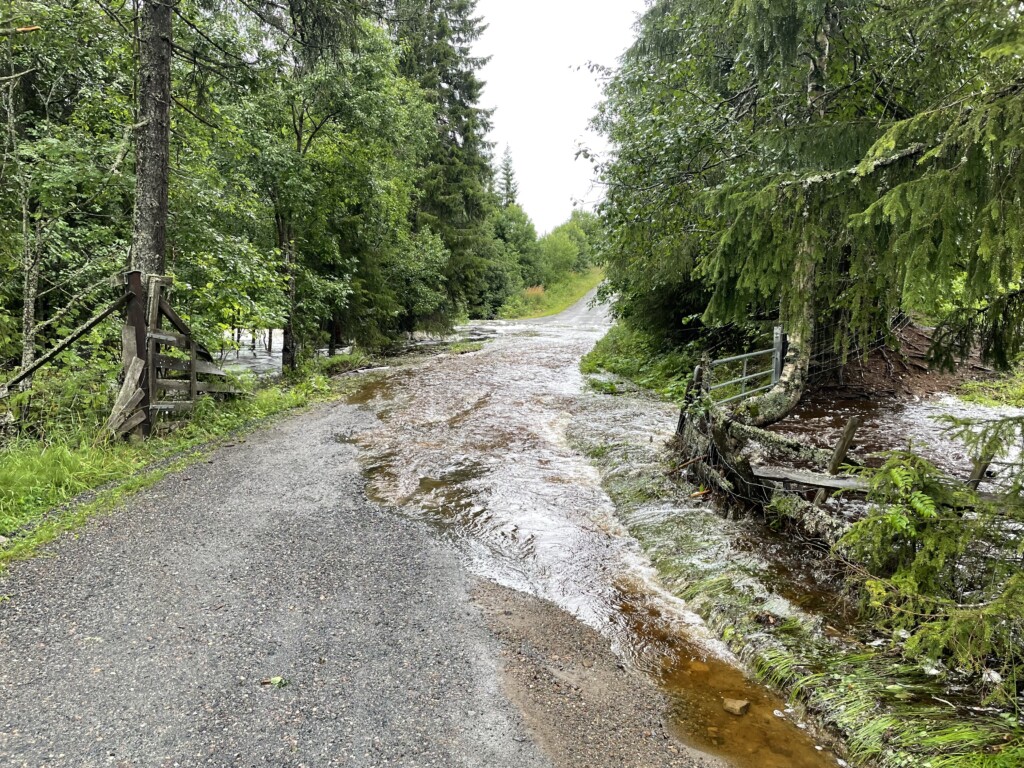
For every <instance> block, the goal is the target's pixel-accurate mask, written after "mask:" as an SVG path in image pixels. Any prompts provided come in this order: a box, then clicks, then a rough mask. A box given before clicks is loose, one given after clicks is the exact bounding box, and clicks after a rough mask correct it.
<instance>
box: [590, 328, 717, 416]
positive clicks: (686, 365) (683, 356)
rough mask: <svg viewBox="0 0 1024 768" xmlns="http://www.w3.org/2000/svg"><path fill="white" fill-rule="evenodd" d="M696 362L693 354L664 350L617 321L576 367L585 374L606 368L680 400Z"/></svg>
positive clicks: (661, 393) (671, 398) (664, 395)
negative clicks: (578, 366)
mask: <svg viewBox="0 0 1024 768" xmlns="http://www.w3.org/2000/svg"><path fill="white" fill-rule="evenodd" d="M696 364H697V363H696V357H695V356H694V355H691V354H689V353H687V352H685V351H680V350H665V349H663V348H662V347H661V345H659V344H658V343H657V342H656V341H655V340H654V339H653V338H652V337H650V336H649V335H647V334H645V333H644V332H642V331H638V330H634V329H633V328H631V327H629V326H628V325H626V324H624V323H623V322H621V321H620V322H618V323H616V324H615V326H614V327H613V328H612V329H611V330H610V331H609V332H608V333H607V335H605V337H604V338H603V339H601V340H600V341H599V342H597V345H596V346H595V347H594V349H593V350H591V351H590V353H588V354H587V355H586V356H585V357H584V358H583V361H582V362H581V363H580V370H581V371H582V372H583V373H585V374H594V373H600V372H601V371H606V372H608V373H612V374H615V375H616V376H621V377H622V378H624V379H628V380H630V381H632V382H634V383H635V384H638V385H639V386H641V387H644V388H645V389H650V390H653V391H654V392H656V393H658V394H659V395H661V396H662V397H664V398H665V399H667V400H671V401H673V402H680V403H681V402H682V400H683V395H684V394H685V392H686V387H687V385H688V384H689V382H690V380H691V379H692V378H693V368H694V366H695V365H696Z"/></svg>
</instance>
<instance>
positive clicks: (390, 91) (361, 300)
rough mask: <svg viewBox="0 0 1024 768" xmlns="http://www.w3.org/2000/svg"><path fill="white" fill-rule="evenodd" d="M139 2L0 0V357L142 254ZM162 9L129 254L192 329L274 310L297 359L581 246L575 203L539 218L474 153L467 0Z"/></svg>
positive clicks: (96, 355)
mask: <svg viewBox="0 0 1024 768" xmlns="http://www.w3.org/2000/svg"><path fill="white" fill-rule="evenodd" d="M148 5H149V4H147V3H131V2H129V3H102V2H101V3H95V2H78V1H77V0H59V1H58V2H31V1H30V0H25V1H22V0H19V1H18V2H15V3H13V5H11V6H10V8H9V11H8V12H6V15H7V16H9V18H5V19H4V24H3V26H4V27H5V28H7V29H5V30H4V32H5V34H4V35H3V37H2V38H0V45H2V52H0V56H2V65H0V66H2V71H3V76H2V80H0V91H2V99H3V103H2V106H0V115H2V119H3V125H4V130H3V139H2V146H0V152H2V165H0V208H2V213H0V228H2V232H0V244H2V245H0V272H2V274H3V275H4V279H3V282H2V288H0V370H2V369H5V368H6V369H8V370H16V369H17V368H18V367H19V366H24V365H27V364H29V363H31V362H32V361H33V359H34V358H35V357H36V356H37V355H38V354H39V353H40V352H41V351H44V350H45V349H46V348H48V347H49V346H51V345H52V344H53V342H54V341H55V340H57V339H59V338H61V336H62V335H63V334H66V333H67V332H68V331H69V330H70V329H72V328H74V327H75V326H76V325H77V323H78V322H79V321H81V320H82V319H83V318H86V317H89V316H90V315H91V314H92V313H93V312H94V311H95V309H96V308H97V307H98V306H100V305H101V304H102V303H105V302H106V301H108V300H109V297H110V296H111V295H113V294H112V290H113V289H112V288H111V279H112V277H113V276H115V275H116V274H118V273H119V272H121V271H123V270H125V269H126V268H128V266H129V265H130V264H133V263H138V261H139V259H141V258H143V254H142V251H143V250H144V248H145V247H146V242H147V241H146V240H141V241H140V237H139V236H138V230H137V227H136V229H135V230H134V231H135V235H136V236H135V237H134V240H135V241H136V242H134V243H133V223H134V224H136V225H137V219H138V216H139V212H138V210H137V207H136V205H135V202H136V188H137V187H136V173H135V172H136V170H139V173H140V178H142V174H146V178H149V177H154V176H159V171H154V170H153V169H152V168H149V167H147V168H146V170H142V168H141V165H142V163H143V152H142V149H143V148H144V145H145V137H146V127H147V126H149V125H152V124H153V122H152V121H148V120H146V119H145V118H144V117H141V116H140V109H142V108H141V107H140V106H139V104H140V103H144V100H140V96H145V95H146V93H147V89H152V88H153V87H154V84H153V83H152V82H150V81H149V80H148V79H147V74H146V71H145V70H144V65H145V61H144V59H145V56H144V55H143V54H144V53H145V46H142V45H140V41H143V42H144V36H145V29H142V30H141V32H140V27H145V25H146V23H147V21H146V16H145V13H146V10H147V7H148ZM171 11H172V13H171V16H172V18H171V19H170V35H171V44H170V52H171V54H172V60H171V64H170V66H171V81H170V84H169V92H170V98H171V105H170V121H171V122H170V126H169V130H170V142H169V150H168V151H169V158H168V167H169V177H168V185H167V187H168V188H167V192H166V194H167V196H168V198H169V200H168V205H167V208H168V211H169V216H168V220H167V223H166V232H165V235H163V237H165V238H166V257H165V259H164V263H163V264H162V265H161V266H163V270H160V269H157V268H154V269H153V270H143V271H152V272H158V273H159V272H161V271H163V272H166V273H167V274H168V275H170V276H171V277H172V278H173V279H174V286H175V287H174V303H175V305H176V306H177V308H178V310H179V311H180V312H181V314H182V315H183V316H184V317H185V319H186V320H187V321H188V322H189V323H190V324H191V327H192V329H193V330H194V331H195V333H196V334H197V336H198V338H199V339H200V340H201V341H202V342H203V343H205V345H206V346H208V347H209V348H211V349H214V350H216V349H218V348H220V347H222V346H223V345H224V344H225V343H227V342H229V341H230V330H231V329H236V328H238V329H241V328H245V329H275V328H276V329H283V332H284V336H285V365H286V367H291V368H294V367H295V366H297V365H298V364H299V363H300V362H301V361H302V360H303V359H308V358H309V357H310V356H311V355H313V354H314V353H315V350H316V349H317V348H319V347H328V346H329V347H330V348H331V349H335V348H337V347H339V346H343V345H349V344H356V345H359V346H361V347H365V348H371V349H372V348H379V347H382V346H385V345H387V344H388V343H390V342H392V341H394V340H395V339H397V338H399V337H401V336H402V335H403V334H408V333H411V332H413V331H434V332H443V331H447V330H448V329H450V328H451V327H452V325H453V323H455V322H456V321H458V320H460V319H465V318H467V317H469V318H486V317H493V316H495V315H496V314H497V313H498V312H499V311H501V310H502V307H503V306H504V305H506V304H507V303H509V302H510V301H512V302H513V303H515V302H518V304H519V305H522V304H523V294H524V289H526V288H530V287H533V286H550V285H552V284H555V283H558V282H559V281H560V280H562V279H563V278H564V277H565V276H567V275H568V274H570V273H571V272H573V271H574V270H576V271H586V270H587V269H588V268H589V267H590V265H591V262H592V259H593V247H594V246H593V244H592V241H591V238H592V237H594V236H595V233H596V229H595V227H594V225H593V222H594V219H593V217H592V216H589V215H587V214H579V215H577V216H575V217H574V219H573V221H571V222H568V223H567V224H566V225H565V226H564V227H562V228H560V229H559V230H557V231H556V232H553V233H551V234H550V235H548V236H547V237H545V238H541V239H539V240H538V238H537V233H536V231H535V229H534V227H533V224H532V223H531V222H530V221H529V218H528V217H527V216H526V214H525V213H524V212H523V210H522V209H521V208H519V207H518V206H517V205H516V194H517V181H516V179H515V172H514V169H513V167H512V157H511V154H510V153H508V152H506V155H505V157H504V159H503V163H502V165H501V167H500V168H496V167H495V165H496V163H495V161H494V158H493V157H492V147H491V145H490V144H489V143H488V139H487V133H488V130H489V126H490V112H489V111H488V110H486V109H484V108H483V107H482V106H481V104H480V101H481V91H482V87H483V83H482V82H481V81H480V79H479V76H478V72H479V69H480V67H481V65H482V64H483V62H482V61H481V60H480V59H477V58H475V57H474V56H473V53H472V50H471V48H472V45H473V43H474V41H475V40H476V39H477V38H478V36H479V34H480V32H481V29H482V23H483V22H482V21H481V20H480V19H479V18H477V16H476V15H475V3H473V2H471V1H470V0H411V1H407V0H393V1H384V0H382V1H381V2H349V1H348V0H311V1H310V0H304V1H303V2H289V3H285V4H278V3H264V2H262V0H260V1H259V2H245V1H244V0H242V1H240V2H235V1H234V0H225V1H224V2H219V1H218V2H209V1H208V0H199V1H197V2H192V1H191V0H184V1H182V2H175V3H172V4H171ZM161 34H163V33H161ZM165 36H166V35H165ZM499 171H500V172H499ZM139 199H140V200H142V199H143V198H142V197H140V198H139ZM133 218H134V219H135V220H136V221H134V222H133ZM594 243H596V240H594ZM133 248H134V249H135V259H134V260H133V258H132V250H133ZM534 292H535V293H536V292H537V291H536V290H535V291H534ZM505 312H506V314H510V313H514V307H513V308H508V309H506V311H505ZM113 325H114V324H113V323H111V324H110V328H109V329H107V330H108V331H109V332H108V333H107V337H106V338H105V339H97V338H96V337H95V335H94V336H93V337H91V338H92V340H93V343H92V345H91V347H90V352H89V354H90V356H91V360H92V363H93V365H94V368H95V367H96V366H99V367H101V368H102V367H103V364H104V360H106V361H107V369H108V371H109V370H113V368H111V366H115V367H116V361H115V359H114V358H116V357H117V354H118V352H117V349H116V347H117V345H116V344H115V343H113V342H114V341H115V340H116V338H117V332H116V330H113ZM226 332H227V336H226V335H225V334H226ZM100 335H102V333H101V334H100ZM104 341H106V342H110V343H104ZM41 375H42V374H41Z"/></svg>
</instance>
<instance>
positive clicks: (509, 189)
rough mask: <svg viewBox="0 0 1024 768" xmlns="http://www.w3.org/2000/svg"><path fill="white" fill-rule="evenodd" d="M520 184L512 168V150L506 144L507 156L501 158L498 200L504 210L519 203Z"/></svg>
mask: <svg viewBox="0 0 1024 768" xmlns="http://www.w3.org/2000/svg"><path fill="white" fill-rule="evenodd" d="M518 196H519V182H517V181H516V172H515V169H514V168H513V167H512V149H511V148H510V147H509V146H508V145H507V144H506V145H505V154H503V155H502V156H501V165H500V166H499V167H498V199H499V200H500V201H501V206H502V208H508V207H509V206H510V205H515V204H516V203H518V202H519V200H518Z"/></svg>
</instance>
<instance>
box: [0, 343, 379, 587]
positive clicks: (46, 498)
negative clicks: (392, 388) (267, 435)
mask: <svg viewBox="0 0 1024 768" xmlns="http://www.w3.org/2000/svg"><path fill="white" fill-rule="evenodd" d="M349 357H350V356H347V355H345V356H343V355H339V356H336V357H334V358H329V359H325V360H323V361H318V362H317V363H314V364H313V365H311V366H310V367H309V368H307V369H306V370H304V371H303V372H302V374H301V376H299V377H297V378H295V379H294V380H292V381H291V382H289V383H283V384H273V385H270V386H266V387H260V388H258V389H253V390H252V391H251V392H250V393H249V394H247V395H245V396H243V397H240V398H236V399H234V400H230V401H227V402H223V401H216V400H213V399H211V398H203V399H201V400H200V401H199V403H198V404H197V406H196V409H195V411H194V413H193V416H192V418H191V420H190V421H189V423H188V424H187V425H186V426H185V427H183V428H182V429H180V430H178V431H176V432H174V433H171V434H169V435H166V436H163V437H153V438H151V439H149V440H146V441H145V442H139V443H133V442H126V441H121V440H113V439H106V438H104V437H102V436H101V435H100V434H99V433H98V432H97V431H96V429H95V428H82V429H79V430H74V431H53V432H51V433H50V434H48V436H47V437H46V439H44V440H38V439H32V438H27V437H26V438H18V439H15V440H14V441H13V442H12V443H10V444H8V445H7V446H6V447H4V448H3V449H2V450H0V537H2V538H3V540H0V571H2V570H3V569H4V568H6V566H7V565H8V564H9V563H10V562H12V561H14V560H19V559H24V558H26V557H30V556H32V555H33V554H35V553H36V552H37V551H38V549H39V547H40V546H42V545H44V544H46V543H48V542H50V541H53V540H54V539H55V538H57V537H58V536H59V535H60V534H61V533H63V532H65V531H68V530H72V529H74V528H77V527H78V526H80V525H81V524H82V523H83V522H85V521H86V520H87V519H89V517H91V516H92V515H94V514H97V513H102V512H104V511H108V510H110V509H112V508H113V507H115V506H117V504H118V503H119V502H120V501H121V500H122V499H123V498H124V497H126V496H128V495H130V494H132V493H134V492H136V491H139V490H141V489H143V488H147V487H149V486H150V485H152V484H154V483H156V482H157V481H159V480H160V479H161V478H162V477H164V476H165V475H167V474H168V473H170V472H175V471H178V470H180V469H183V468H184V467H186V466H188V465H189V464H190V463H192V462H193V461H194V460H196V459H198V458H200V457H202V456H204V455H205V454H206V453H208V452H209V450H210V449H212V448H213V447H216V444H217V443H218V441H219V440H220V439H222V438H224V437H226V436H228V435H232V436H234V435H238V434H240V433H245V432H248V431H252V430H253V429H255V428H256V427H258V426H260V425H261V424H263V423H265V422H266V421H267V420H268V419H270V418H272V417H274V416H277V415H279V414H282V413H285V412H288V411H293V410H295V409H299V408H303V407H306V406H309V405H312V404H314V403H317V402H322V401H326V400H330V399H334V398H336V397H340V396H343V395H345V394H347V393H348V390H349V389H350V388H352V387H354V386H355V385H356V380H355V379H352V378H346V379H338V380H333V381H332V380H331V379H329V378H327V376H326V375H324V371H329V372H330V373H334V374H337V373H342V372H346V371H350V370H358V369H359V368H362V367H367V366H368V364H369V360H368V359H367V360H354V359H351V360H347V359H343V358H349ZM250 386H251V385H250ZM93 491H96V492H97V493H96V496H95V497H94V498H92V499H84V500H82V499H81V497H82V496H83V494H88V493H90V492H93ZM75 500H81V503H74V502H75Z"/></svg>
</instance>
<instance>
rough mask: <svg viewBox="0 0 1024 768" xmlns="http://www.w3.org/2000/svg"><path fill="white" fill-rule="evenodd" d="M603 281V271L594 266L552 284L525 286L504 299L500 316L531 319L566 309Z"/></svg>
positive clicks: (510, 318)
mask: <svg viewBox="0 0 1024 768" xmlns="http://www.w3.org/2000/svg"><path fill="white" fill-rule="evenodd" d="M602 280H604V270H602V269H601V268H600V267H591V268H590V269H588V270H587V271H586V272H573V273H571V274H570V275H568V276H567V277H566V278H565V279H564V280H562V281H561V282H558V283H555V284H553V285H549V286H540V285H536V286H533V287H531V288H524V289H523V290H522V291H520V292H519V293H517V294H515V295H514V296H512V297H511V298H510V299H509V300H508V301H506V302H505V304H504V306H502V308H501V310H500V311H499V312H498V316H499V317H501V318H502V319H504V320H529V319H532V318H537V317H548V316H550V315H557V314H558V313H559V312H564V311H565V310H567V309H568V308H569V307H571V306H572V305H573V304H575V303H576V302H578V301H579V300H580V299H582V298H583V297H584V296H586V295H587V294H588V293H590V292H591V291H592V290H594V289H595V288H597V286H598V285H600V284H601V281H602Z"/></svg>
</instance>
